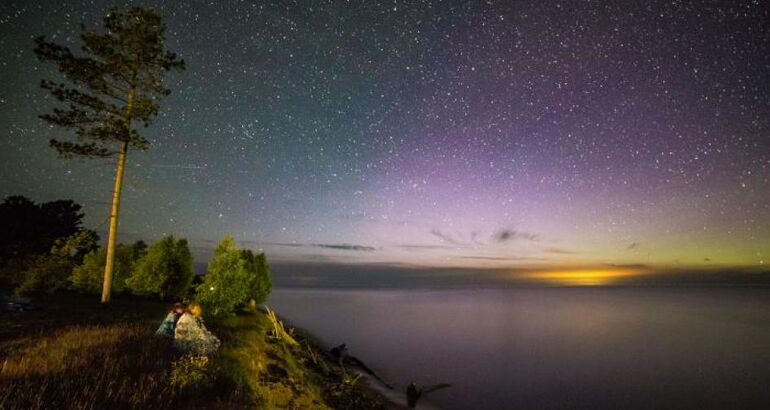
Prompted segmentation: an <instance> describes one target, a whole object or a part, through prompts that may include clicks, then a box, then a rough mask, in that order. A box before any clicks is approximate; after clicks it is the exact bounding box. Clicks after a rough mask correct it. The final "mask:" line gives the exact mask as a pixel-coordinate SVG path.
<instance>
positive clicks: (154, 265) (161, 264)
mask: <svg viewBox="0 0 770 410" xmlns="http://www.w3.org/2000/svg"><path fill="white" fill-rule="evenodd" d="M193 276H194V273H193V257H192V254H191V253H190V248H189V247H188V246H187V241H186V240H185V239H179V240H175V239H174V237H173V236H171V235H169V236H166V237H164V238H163V239H161V240H160V241H158V242H156V243H154V244H153V245H152V246H150V248H149V249H148V250H147V253H146V254H145V255H144V256H142V257H141V258H140V259H139V260H138V261H137V262H136V264H135V268H134V271H133V273H132V274H131V276H130V277H129V278H128V279H127V280H126V286H127V287H128V288H129V289H131V291H132V292H133V293H135V294H137V295H145V296H146V295H152V294H157V295H159V296H160V298H161V299H169V298H175V299H181V298H184V297H185V296H187V294H188V292H189V291H190V286H191V285H192V281H193Z"/></svg>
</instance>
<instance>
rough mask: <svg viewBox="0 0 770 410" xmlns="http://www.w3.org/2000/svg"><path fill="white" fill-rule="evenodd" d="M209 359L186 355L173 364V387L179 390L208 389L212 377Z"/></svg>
mask: <svg viewBox="0 0 770 410" xmlns="http://www.w3.org/2000/svg"><path fill="white" fill-rule="evenodd" d="M208 364H209V358H208V357H206V356H196V355H190V354H186V355H184V356H182V357H180V358H178V359H176V360H174V361H173V362H172V363H171V376H170V379H171V386H173V387H175V388H177V389H185V388H200V387H207V386H208V385H210V384H211V379H212V376H211V374H210V372H209V369H208V368H207V367H208Z"/></svg>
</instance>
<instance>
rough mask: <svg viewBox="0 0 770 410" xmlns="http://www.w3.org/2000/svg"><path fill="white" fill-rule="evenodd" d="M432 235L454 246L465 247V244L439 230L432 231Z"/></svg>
mask: <svg viewBox="0 0 770 410" xmlns="http://www.w3.org/2000/svg"><path fill="white" fill-rule="evenodd" d="M430 233H431V235H433V236H435V237H437V238H439V239H441V240H442V241H444V242H447V243H451V244H454V245H463V243H462V242H461V241H459V240H457V239H455V238H454V237H453V236H452V235H450V234H448V233H444V232H441V231H440V230H438V229H431V231H430Z"/></svg>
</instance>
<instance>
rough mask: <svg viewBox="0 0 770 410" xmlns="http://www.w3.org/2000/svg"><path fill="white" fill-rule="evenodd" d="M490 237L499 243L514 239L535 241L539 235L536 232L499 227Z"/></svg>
mask: <svg viewBox="0 0 770 410" xmlns="http://www.w3.org/2000/svg"><path fill="white" fill-rule="evenodd" d="M492 238H493V239H494V240H495V241H497V242H499V243H505V242H509V241H514V240H526V241H537V240H538V239H540V237H539V235H537V234H534V233H530V232H523V231H517V230H515V229H501V230H500V231H498V232H497V233H495V234H494V235H493V237H492Z"/></svg>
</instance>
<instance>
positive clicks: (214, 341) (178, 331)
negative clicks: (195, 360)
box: [174, 303, 220, 356]
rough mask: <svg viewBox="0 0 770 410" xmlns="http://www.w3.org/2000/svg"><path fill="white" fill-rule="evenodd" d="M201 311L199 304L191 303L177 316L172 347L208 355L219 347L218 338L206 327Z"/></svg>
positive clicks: (186, 351)
mask: <svg viewBox="0 0 770 410" xmlns="http://www.w3.org/2000/svg"><path fill="white" fill-rule="evenodd" d="M201 313H203V309H202V308H201V305H199V304H197V303H192V304H190V305H189V306H188V307H187V309H186V310H185V312H184V314H182V317H180V318H179V321H178V322H177V323H176V328H175V330H174V347H176V348H177V349H178V350H180V351H182V352H185V353H191V354H196V355H202V356H208V355H212V354H214V353H216V351H217V350H218V349H219V344H220V342H219V338H217V337H216V336H214V334H213V333H211V332H209V330H208V329H206V326H205V325H204V324H203V319H202V318H201Z"/></svg>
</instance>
